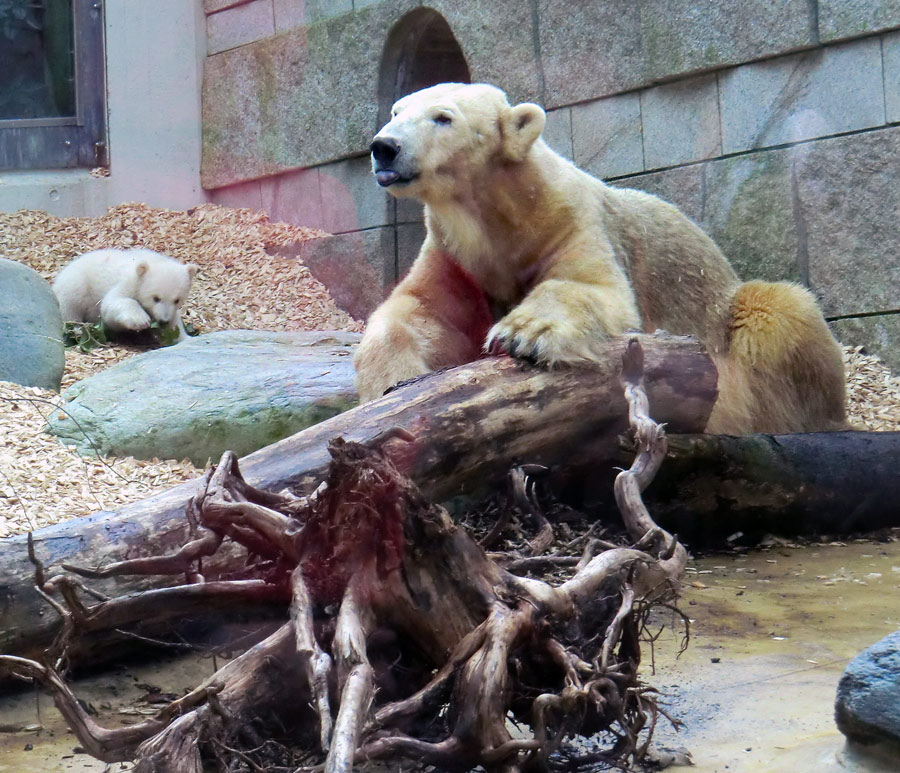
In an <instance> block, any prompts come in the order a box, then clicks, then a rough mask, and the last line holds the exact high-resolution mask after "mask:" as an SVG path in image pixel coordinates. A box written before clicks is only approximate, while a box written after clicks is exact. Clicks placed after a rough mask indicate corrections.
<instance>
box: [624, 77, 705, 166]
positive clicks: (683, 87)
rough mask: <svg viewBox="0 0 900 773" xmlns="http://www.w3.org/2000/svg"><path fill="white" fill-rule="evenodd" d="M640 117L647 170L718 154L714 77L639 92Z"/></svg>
mask: <svg viewBox="0 0 900 773" xmlns="http://www.w3.org/2000/svg"><path fill="white" fill-rule="evenodd" d="M641 116H642V117H643V130H644V166H645V167H646V168H647V169H655V168H658V167H664V166H674V165H676V164H684V163H687V162H689V161H699V160H702V159H704V158H710V157H713V156H718V155H721V153H722V140H721V136H720V131H719V102H718V96H717V93H716V77H715V75H703V76H700V77H698V78H690V79H688V80H684V81H679V82H678V83H669V84H666V85H663V86H656V87H654V88H651V89H647V90H646V91H643V92H641Z"/></svg>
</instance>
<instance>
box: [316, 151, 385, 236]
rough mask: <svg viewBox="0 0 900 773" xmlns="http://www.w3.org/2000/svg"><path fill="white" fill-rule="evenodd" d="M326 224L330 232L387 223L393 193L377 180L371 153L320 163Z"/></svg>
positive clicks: (320, 184) (320, 182)
mask: <svg viewBox="0 0 900 773" xmlns="http://www.w3.org/2000/svg"><path fill="white" fill-rule="evenodd" d="M319 187H320V191H321V196H322V210H323V213H324V215H325V221H324V222H325V226H323V227H324V228H325V230H326V231H328V232H329V233H343V232H344V231H357V230H359V229H362V228H374V227H375V226H381V225H387V224H388V223H389V222H390V221H391V218H390V217H389V215H390V214H391V213H392V212H393V208H392V207H391V197H390V195H389V194H388V193H387V192H386V191H385V190H384V189H383V188H380V187H379V186H378V183H376V182H375V178H374V177H373V176H372V166H371V163H370V161H369V157H368V156H360V157H357V158H349V159H345V160H344V161H336V162H334V163H332V164H326V165H324V166H320V167H319Z"/></svg>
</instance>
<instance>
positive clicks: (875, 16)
mask: <svg viewBox="0 0 900 773" xmlns="http://www.w3.org/2000/svg"><path fill="white" fill-rule="evenodd" d="M818 7H819V36H820V38H821V39H822V41H823V42H826V41H832V40H840V39H842V38H853V37H857V36H859V35H865V34H867V33H871V32H880V31H882V30H887V29H893V28H894V27H900V0H818Z"/></svg>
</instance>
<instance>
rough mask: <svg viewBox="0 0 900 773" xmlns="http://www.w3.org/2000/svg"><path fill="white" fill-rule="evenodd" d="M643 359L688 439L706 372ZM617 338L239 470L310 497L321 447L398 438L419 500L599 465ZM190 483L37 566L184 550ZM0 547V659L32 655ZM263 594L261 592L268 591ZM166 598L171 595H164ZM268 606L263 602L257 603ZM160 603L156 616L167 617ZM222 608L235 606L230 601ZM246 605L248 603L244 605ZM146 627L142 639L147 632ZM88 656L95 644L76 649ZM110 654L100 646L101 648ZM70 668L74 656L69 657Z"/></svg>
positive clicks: (397, 454) (459, 388)
mask: <svg viewBox="0 0 900 773" xmlns="http://www.w3.org/2000/svg"><path fill="white" fill-rule="evenodd" d="M634 337H635V338H637V339H638V340H639V341H640V343H641V346H642V347H643V351H644V385H645V387H646V389H647V392H648V394H649V399H650V404H651V406H652V412H653V415H654V417H655V418H656V419H657V420H658V421H660V422H665V423H666V425H667V428H668V429H670V430H671V431H676V432H699V431H702V429H703V427H704V426H705V424H706V420H707V418H708V416H709V412H710V410H711V409H712V405H713V403H714V401H715V396H716V374H715V368H714V366H713V365H712V362H711V361H710V359H709V358H708V356H707V355H706V354H705V353H704V351H703V350H702V348H701V347H700V345H699V344H698V343H697V342H696V341H694V340H693V339H690V338H685V337H676V336H669V335H652V336H650V335H636V336H634ZM628 340H629V339H628V338H618V339H614V340H611V341H609V342H608V344H607V350H608V355H607V356H606V357H605V358H604V359H603V361H602V362H601V363H600V364H599V365H596V366H593V365H592V366H589V367H588V366H585V367H579V368H565V369H557V370H553V371H549V372H548V371H544V370H541V369H538V368H536V367H534V366H531V365H529V364H527V363H523V362H521V361H516V360H512V359H510V358H490V359H485V360H481V361H479V362H476V363H471V364H469V365H464V366H461V367H459V368H454V369H452V370H448V371H444V372H441V373H435V374H431V375H429V376H426V377H423V378H420V379H417V380H415V381H413V382H411V383H408V384H406V385H404V386H400V387H398V388H396V389H395V390H394V391H392V392H391V393H389V394H388V395H386V396H384V397H382V398H381V399H379V400H375V401H373V402H371V403H368V404H366V405H363V406H360V407H358V408H355V409H353V410H350V411H347V412H346V413H344V414H341V415H340V416H336V417H334V418H333V419H329V420H328V421H325V422H322V423H321V424H318V425H316V426H314V427H310V428H309V429H306V430H304V431H303V432H300V433H298V434H296V435H294V436H292V437H290V438H286V439H285V440H282V441H280V442H278V443H275V444H273V445H271V446H268V447H266V448H264V449H261V450H259V451H257V452H255V453H253V454H250V455H249V456H247V457H245V458H244V459H243V460H241V470H242V472H243V474H244V475H245V477H246V479H247V481H248V482H249V483H250V484H251V485H253V486H255V487H257V488H260V489H264V490H267V491H279V490H281V489H284V488H290V489H291V490H292V491H294V492H295V493H297V494H307V493H309V492H311V491H312V490H313V489H314V488H315V487H316V486H317V485H318V483H319V482H320V481H321V480H322V478H323V477H324V476H325V474H326V471H327V468H328V464H329V461H330V457H329V454H328V442H329V441H330V440H332V439H334V438H337V437H343V438H345V439H346V440H348V441H354V442H357V443H360V444H363V445H367V446H368V445H372V444H373V443H375V444H378V445H380V444H381V443H382V441H383V440H384V438H385V437H386V433H390V432H391V431H393V430H395V429H397V428H401V429H402V430H404V432H403V433H401V434H402V435H404V437H405V439H403V440H400V439H398V440H396V441H388V442H387V443H385V444H384V445H385V449H386V452H387V454H388V457H389V458H390V459H391V461H392V463H393V464H395V465H396V467H397V468H398V470H399V471H400V472H401V473H402V474H404V475H406V476H408V477H409V478H411V479H412V480H413V481H414V482H415V483H416V485H417V486H418V487H419V488H420V489H421V490H422V491H423V493H424V494H425V496H427V497H428V498H429V499H432V500H438V501H440V500H441V499H444V498H446V497H448V496H452V495H454V494H457V493H459V492H461V491H464V490H466V489H467V488H469V489H471V488H472V487H474V486H482V485H486V484H489V483H491V482H492V481H493V480H495V479H497V478H498V477H500V476H504V475H505V474H506V473H507V472H508V470H509V469H510V467H512V466H513V465H515V464H518V463H522V462H530V463H540V464H546V465H556V464H559V465H565V464H567V463H568V462H569V461H571V460H573V457H574V456H575V455H577V458H578V460H579V461H584V462H591V461H592V460H593V461H596V460H608V459H610V458H612V457H613V456H614V454H615V448H616V438H617V436H618V435H619V434H620V433H621V432H623V431H624V430H625V429H626V427H627V426H628V420H627V407H626V404H625V398H624V397H623V394H622V384H621V372H622V355H623V352H624V350H625V347H626V344H627V342H628ZM200 484H201V482H200V481H190V482H188V483H184V484H182V485H180V486H177V487H175V488H172V489H169V490H168V491H165V492H163V493H161V494H158V495H156V496H153V497H151V498H149V499H145V500H142V501H140V502H136V503H134V504H132V505H128V506H126V507H124V508H122V509H121V510H119V511H117V512H114V513H98V514H95V515H93V516H91V517H90V518H85V519H77V520H72V521H68V522H66V523H62V524H59V525H57V526H52V527H49V528H46V529H41V530H40V531H37V532H35V533H34V550H35V554H36V557H37V559H39V560H40V561H42V562H43V563H44V564H45V565H46V566H47V568H48V569H49V568H50V567H58V566H60V565H62V564H77V565H80V566H94V567H98V566H105V565H108V564H110V563H114V562H117V561H122V560H124V559H131V558H135V557H139V556H148V555H160V554H175V553H177V552H178V551H179V550H181V549H182V547H183V546H184V544H185V543H186V542H188V541H189V539H190V538H189V534H188V527H187V523H186V521H185V518H184V517H183V516H184V512H185V507H186V505H187V503H188V500H189V499H190V498H191V497H192V496H194V495H195V494H196V493H197V491H198V490H199V486H200ZM2 544H3V549H2V550H0V586H2V587H3V589H4V596H5V597H4V599H3V602H4V603H3V605H2V607H0V652H5V653H10V654H23V655H34V654H35V653H36V652H37V651H39V650H41V649H43V648H44V647H46V646H47V645H48V644H49V642H50V641H51V640H52V638H53V636H54V635H55V633H56V631H57V629H58V624H57V622H56V621H55V620H54V619H53V618H54V616H53V615H44V616H43V617H41V616H40V612H41V610H43V609H44V608H45V602H44V601H43V600H42V599H41V597H40V596H39V595H38V594H37V593H36V592H35V590H34V585H35V582H34V572H35V568H34V566H33V564H32V563H31V562H30V561H29V559H28V554H27V546H26V540H25V537H14V538H11V539H7V540H3V541H2ZM242 560H243V559H242V557H241V556H240V555H238V554H237V553H234V552H228V551H218V552H217V553H215V554H214V555H212V556H210V557H209V558H207V559H205V562H204V568H203V571H204V576H205V578H206V579H207V580H213V579H216V578H217V577H221V576H225V575H229V574H230V573H231V572H233V571H234V570H236V569H238V568H239V567H240V565H241V561H242ZM166 584H172V580H171V579H168V580H166V579H164V578H160V577H153V578H148V577H138V578H133V577H129V578H124V577H119V578H116V579H115V580H105V581H102V582H100V583H99V584H97V583H92V585H95V587H98V588H99V589H100V590H101V591H103V592H104V593H108V594H110V595H113V594H115V595H122V594H123V593H129V592H135V591H138V590H144V589H147V588H149V587H160V585H166ZM268 592H269V593H271V591H268ZM178 598H180V597H178ZM269 600H272V601H277V599H269ZM178 603H181V602H173V601H172V600H171V599H169V600H166V601H164V602H163V603H162V604H161V606H159V609H158V614H164V612H165V609H171V610H173V614H174V613H175V611H176V609H177V604H178ZM232 603H237V602H236V601H233V602H232ZM255 603H258V601H256V602H251V605H253V604H255ZM152 623H153V621H148V625H147V626H145V628H144V629H143V630H142V633H143V634H146V635H152V631H153V627H154V626H153V624H152ZM84 641H85V642H86V645H85V646H87V647H88V648H91V647H94V652H93V653H92V654H93V656H94V657H95V658H99V657H100V656H101V655H102V652H101V651H100V650H98V649H96V647H99V646H100V644H99V641H98V642H95V643H93V644H92V643H90V641H89V639H85V640H84ZM119 646H121V642H116V641H115V640H113V639H112V638H110V637H108V636H105V637H104V638H103V647H106V648H111V649H112V650H113V651H115V650H116V648H117V647H119ZM71 654H72V656H73V657H74V658H76V659H77V656H78V652H77V651H75V650H73V652H72V653H71Z"/></svg>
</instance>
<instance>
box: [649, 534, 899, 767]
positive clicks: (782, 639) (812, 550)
mask: <svg viewBox="0 0 900 773" xmlns="http://www.w3.org/2000/svg"><path fill="white" fill-rule="evenodd" d="M898 597H900V542H897V541H893V542H884V543H882V542H873V541H858V542H850V543H849V544H830V545H813V546H804V547H785V546H781V547H773V548H770V549H767V550H754V551H750V552H748V553H746V554H745V555H713V556H708V557H704V558H700V559H696V560H694V561H692V562H691V565H690V568H689V573H688V575H687V577H686V578H685V585H684V592H683V597H682V599H681V601H680V603H679V606H680V607H681V609H682V610H683V611H684V612H685V613H687V614H688V616H689V618H690V619H691V626H692V629H691V640H690V646H689V647H688V649H687V651H686V652H684V653H683V654H682V655H681V656H680V657H677V658H676V657H675V654H676V652H677V649H678V645H679V643H680V636H681V633H682V632H683V628H682V627H681V625H680V623H679V624H678V626H677V628H676V629H675V630H674V631H673V630H671V629H670V630H668V631H666V632H664V633H663V635H662V636H661V637H660V640H659V642H658V643H657V646H656V647H655V652H654V658H653V659H654V660H655V664H656V673H655V675H653V674H652V673H651V670H652V669H651V668H650V665H651V664H650V662H649V661H650V658H649V657H647V658H646V659H645V664H644V665H645V667H646V673H645V679H646V680H647V681H648V682H650V683H651V684H653V685H654V686H656V687H658V688H659V689H660V690H662V691H663V692H664V693H665V694H666V698H665V703H666V709H667V711H669V712H670V713H671V714H672V715H673V716H675V717H677V718H679V719H681V720H682V721H683V722H684V723H685V726H684V728H683V729H682V730H681V731H680V732H678V733H675V732H673V731H672V730H671V729H670V728H669V727H668V726H663V727H662V728H661V729H662V732H661V733H660V735H659V737H658V741H659V743H660V744H661V745H662V746H669V747H685V748H687V749H688V750H689V751H690V752H691V754H692V756H693V760H694V764H695V767H694V768H693V770H695V771H697V772H698V773H701V772H703V773H706V772H707V771H708V772H709V773H712V772H713V771H716V772H724V771H727V772H728V773H743V772H746V773H750V771H753V773H763V772H765V773H780V772H782V771H783V772H784V773H806V771H809V772H810V773H813V772H815V773H830V772H831V771H845V772H846V771H854V772H858V773H888V771H891V772H892V773H894V772H896V771H900V757H898V756H897V752H896V751H894V752H893V754H891V753H890V752H888V751H886V750H862V749H858V748H856V747H849V746H848V745H846V744H845V742H844V737H843V735H841V733H840V732H839V731H838V729H837V727H836V726H835V724H834V718H833V714H834V698H835V691H836V689H837V683H838V680H839V679H840V676H841V673H842V672H843V670H844V667H845V666H846V664H847V662H848V661H849V660H850V659H851V658H853V657H854V656H855V655H856V654H858V653H859V652H860V651H861V650H863V649H865V648H866V647H868V646H869V645H871V644H874V643H875V642H876V641H878V640H879V639H881V638H882V637H884V636H886V635H887V634H888V633H891V632H892V631H895V630H897V629H898V628H900V604H898V601H897V600H898Z"/></svg>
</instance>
